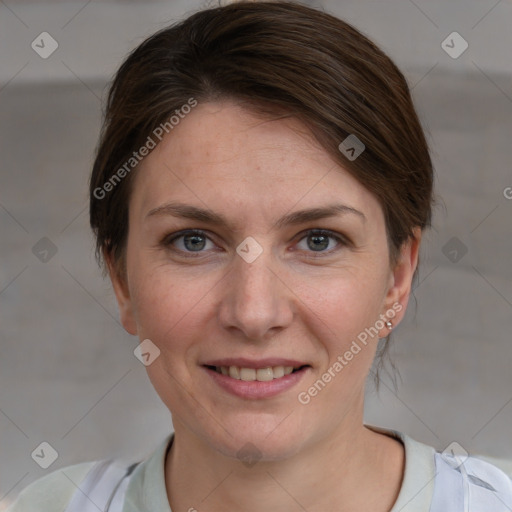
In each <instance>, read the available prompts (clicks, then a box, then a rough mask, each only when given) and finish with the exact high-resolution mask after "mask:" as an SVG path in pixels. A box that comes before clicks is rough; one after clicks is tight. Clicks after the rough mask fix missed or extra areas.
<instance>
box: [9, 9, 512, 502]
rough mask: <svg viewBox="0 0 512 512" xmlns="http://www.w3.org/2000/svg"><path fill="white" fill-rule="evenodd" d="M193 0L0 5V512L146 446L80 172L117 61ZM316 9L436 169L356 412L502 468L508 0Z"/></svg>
mask: <svg viewBox="0 0 512 512" xmlns="http://www.w3.org/2000/svg"><path fill="white" fill-rule="evenodd" d="M210 3H213V2H210ZM207 4H208V2H193V1H189V2H185V1H165V2H164V1H162V2H157V1H152V2H135V1H119V2H114V1H111V2H106V1H92V2H87V1H83V2H64V1H60V2H58V1H57V2H47V1H41V2H37V3H36V2H33V3H31V2H26V1H15V0H5V1H0V123H1V127H0V134H1V139H0V155H1V160H0V177H1V186H0V230H1V243H0V258H1V265H0V336H1V337H0V349H1V355H0V365H1V371H0V393H1V395H0V450H1V452H0V461H1V462H0V511H2V510H4V509H5V508H6V506H7V505H8V504H9V503H10V502H11V501H13V500H14V498H15V497H16V495H17V494H18V493H19V491H20V490H21V489H22V488H23V487H25V486H26V485H28V484H29V483H30V482H32V481H33V480H35V479H37V478H39V477H41V476H43V475H44V474H46V473H48V472H49V471H52V470H54V469H56V468H58V467H60V466H65V465H69V464H74V463H77V462H83V461H88V460H94V459H98V458H103V457H106V456H118V457H122V458H125V459H126V460H135V459H138V458H141V457H145V456H146V455H147V454H148V453H149V452H150V451H151V450H153V449H154V448H155V447H156V446H157V444H159V443H160V442H161V440H162V439H163V437H164V436H165V435H167V433H168V432H169V431H170V429H172V423H171V417H170V413H169V412H168V411H167V409H166V407H165V406H164V405H163V404H162V403H161V401H160V399H159V397H158V396H157V395H156V392H155V391H154V390H153V388H152V386H151V384H150V382H149V380H148V378H147V376H146V372H145V368H144V366H143V365H142V364H141V363H140V362H139V361H138V360H137V359H136V358H135V357H134V355H133V350H134V349H135V347H136V346H137V344H138V340H137V339H136V338H134V337H132V336H130V335H128V334H127V333H125V331H124V330H123V328H122V327H121V325H120V324H119V321H118V312H117V307H116V304H115V301H114V296H113V292H112V291H111V289H110V285H109V282H107V281H103V280H102V279H101V275H100V271H99V269H98V268H97V266H96V264H95V261H94V258H93V241H92V236H91V234H90V233H89V227H88V214H87V199H86V194H87V180H88V175H89V171H90V167H91V163H92V159H93V152H94V148H95V145H96V142H97V137H98V132H99V127H100V121H101V100H102V98H103V97H104V94H105V92H106V89H105V84H106V83H107V81H108V80H109V78H110V77H111V76H112V74H113V73H114V72H115V70H116V67H117V66H118V65H119V64H120V63H121V60H122V58H123V57H124V56H125V55H126V54H127V52H128V51H129V50H131V49H132V48H133V47H135V46H136V45H137V44H138V43H140V42H141V41H142V40H143V39H144V38H145V37H147V36H148V35H150V34H151V33H153V32H154V31H156V30H157V29H159V28H162V27H163V26H165V25H167V24H168V23H170V22H171V21H174V20H177V19H180V18H181V17H182V16H184V15H185V14H186V13H190V12H192V11H194V10H196V9H197V8H199V7H201V6H205V5H207ZM315 4H316V5H322V6H324V7H325V8H326V9H327V10H329V11H331V12H333V13H335V14H338V15H339V16H341V17H343V18H344V19H346V20H347V21H349V22H352V23H353V24H355V25H356V26H357V27H358V28H359V29H361V30H362V31H363V32H364V33H366V34H367V35H369V36H370V37H371V38H372V39H374V40H375V41H376V42H377V43H378V44H380V45H381V46H382V47H383V48H384V49H385V51H387V52H388V54H389V55H390V56H391V57H392V58H393V59H394V60H395V61H396V63H397V64H398V65H399V66H400V67H401V69H402V70H403V71H404V73H405V75H406V77H407V78H408V80H409V82H410V84H411V87H412V88H413V94H414V98H415V102H416V104H417V107H418V110H419V112H420V115H421V117H422V120H423V122H424V126H425V129H426V131H427V134H428V138H429V142H430V145H431V148H432V153H433V157H434V162H435V165H436V169H437V193H438V196H439V206H438V207H437V209H436V214H435V219H434V224H435V227H434V229H433V230H432V231H431V232H430V233H429V234H428V235H427V236H426V238H425V243H424V246H423V250H422V268H421V272H420V279H419V284H418V286H417V287H416V289H415V293H414V295H415V298H416V299H417V304H416V305H415V303H414V300H413V301H412V303H411V304H410V307H409V310H408V313H407V316H406V319H405V321H404V322H403V323H402V325H400V327H399V328H398V329H397V330H396V332H395V335H394V345H393V347H394V348H393V351H392V356H393V359H394V361H395V364H396V365H397V366H398V368H399V369H400V373H401V376H402V379H401V382H399V387H398V390H397V391H395V390H394V388H393V386H392V384H391V381H390V379H389V378H387V377H386V378H384V381H383V385H382V387H381V390H380V392H379V394H378V395H377V394H376V393H375V392H373V391H372V390H371V388H370V390H369V393H368V400H367V410H366V421H367V423H370V424H376V425H381V426H385V427H390V428H394V429H397V430H401V431H404V432H406V433H408V434H409V435H411V436H412V437H414V438H416V439H417V440H419V441H422V442H424V443H427V444H430V445H433V446H435V447H436V448H437V449H440V450H442V449H444V448H445V447H446V446H447V445H449V444H450V443H451V442H453V441H456V442H458V443H459V444H460V445H462V446H463V447H464V448H465V449H466V450H467V451H468V452H470V453H471V454H479V455H484V456H489V457H495V458H498V459H501V460H497V463H499V464H502V465H503V467H504V468H505V469H507V470H509V471H510V472H512V468H511V467H510V462H507V460H506V459H508V460H511V459H512V445H511V443H510V423H511V420H512V404H511V402H512V376H511V372H510V360H511V355H512V347H511V336H510V325H511V318H512V271H511V257H510V256H511V254H512V223H511V219H512V200H510V199H507V198H506V197H505V194H504V190H506V189H507V187H512V170H511V164H510V162H511V156H512V144H511V141H512V138H511V136H512V65H511V59H510V55H511V50H512V31H511V30H510V27H511V26H512V1H510V0H501V1H496V0H456V1H451V2H449V5H447V4H448V3H447V2H444V1H442V0H435V1H433V0H428V1H427V0H415V1H414V2H413V1H412V0H403V1H402V0H384V1H383V0H379V1H366V0H358V1H355V0H354V1H325V2H316V3H315ZM43 31H46V32H49V33H50V34H51V35H52V37H53V38H54V39H55V40H56V41H57V42H58V44H59V47H58V49H57V50H56V51H55V53H53V54H52V55H51V56H50V57H49V58H47V59H43V58H41V57H40V56H39V55H38V54H37V53H36V52H35V51H34V50H33V49H32V48H31V42H32V41H33V40H34V39H36V37H37V36H38V35H39V34H40V33H41V32H43ZM453 31H457V32H459V33H460V34H461V35H462V37H464V39H465V40H466V41H467V42H468V44H469V48H468V49H467V50H466V51H465V52H464V53H463V54H462V55H461V56H460V57H458V58H456V59H454V58H452V57H450V56H449V55H448V54H447V53H446V52H445V51H444V50H443V48H442V46H441V43H442V41H444V40H445V39H446V37H447V36H448V35H449V34H450V33H452V32H453ZM511 195H512V194H511ZM43 237H47V238H48V239H49V240H51V243H52V244H53V245H52V246H51V247H53V246H55V249H56V251H57V252H56V253H55V254H54V255H53V256H51V255H52V253H51V252H49V253H48V254H47V256H46V257H47V258H48V257H50V256H51V258H50V259H49V260H48V261H47V262H44V261H41V260H40V258H41V257H43V256H42V254H43V253H41V252H39V253H38V247H40V246H41V244H43V248H44V247H46V248H48V247H50V246H49V245H48V242H47V241H43V242H39V241H40V240H41V239H42V238H43ZM453 237H455V239H456V240H455V242H454V241H452V242H449V241H450V240H451V239H452V238H453ZM38 242H39V244H40V245H36V244H38ZM45 244H46V245H45ZM447 244H448V245H447ZM453 244H455V245H453ZM34 247H36V248H35V249H34ZM453 248H456V250H457V251H458V254H457V258H456V259H458V261H454V259H455V253H453V252H451V253H450V251H451V250H452V249H453ZM465 250H467V253H466V254H463V253H464V251H465ZM34 253H36V254H34ZM37 254H38V255H39V257H37ZM461 256H462V257H461ZM43 259H44V258H43ZM43 441H46V442H48V443H50V445H52V446H53V447H54V448H55V450H56V451H57V452H58V455H59V456H58V458H57V460H56V461H55V462H54V463H53V465H52V466H50V467H49V468H48V469H46V470H45V469H42V468H40V467H39V466H38V465H37V464H36V463H35V462H34V460H33V459H32V457H31V453H32V452H33V451H34V450H35V449H36V447H38V446H39V445H40V443H41V442H43Z"/></svg>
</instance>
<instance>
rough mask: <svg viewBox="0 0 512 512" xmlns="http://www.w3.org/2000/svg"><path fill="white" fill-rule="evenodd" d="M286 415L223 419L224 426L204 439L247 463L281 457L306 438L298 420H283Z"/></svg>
mask: <svg viewBox="0 0 512 512" xmlns="http://www.w3.org/2000/svg"><path fill="white" fill-rule="evenodd" d="M251 416H252V415H251ZM285 417H286V415H282V416H280V417H279V418H276V417H275V416H269V417H268V418H267V421H265V420H262V419H261V415H260V416H258V417H257V419H256V418H253V417H250V418H247V417H245V418H238V420H237V421H234V422H224V423H223V426H224V427H225V429H226V430H223V429H221V430H220V431H217V432H216V433H215V434H214V435H213V436H211V437H207V438H206V439H207V442H209V443H210V444H211V445H212V447H213V448H214V449H216V450H217V451H218V452H220V453H222V454H223V455H225V456H226V457H230V458H236V459H239V460H241V461H242V462H246V463H247V464H246V465H247V466H250V465H251V464H253V463H255V462H258V461H260V462H261V461H275V460H284V459H287V458H289V457H292V456H293V455H295V454H296V453H297V452H298V451H299V450H300V448H301V447H302V446H303V444H304V442H305V432H304V429H303V428H301V427H300V425H299V424H298V423H297V422H295V423H293V422H290V423H287V422H286V420H284V421H283V418H285ZM281 422H282V423H281ZM230 434H232V435H230Z"/></svg>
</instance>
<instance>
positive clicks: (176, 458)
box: [165, 421, 404, 512]
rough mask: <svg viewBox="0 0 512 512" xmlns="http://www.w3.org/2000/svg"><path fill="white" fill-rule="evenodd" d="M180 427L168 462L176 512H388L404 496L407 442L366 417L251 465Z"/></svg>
mask: <svg viewBox="0 0 512 512" xmlns="http://www.w3.org/2000/svg"><path fill="white" fill-rule="evenodd" d="M174 426H175V437H174V442H173V445H172V447H171V449H170V450H169V452H168V454H167V458H166V462H165V475H166V477H165V478H166V487H167V495H168V497H169V502H170V504H171V508H172V511H173V512H194V510H197V511H199V512H201V511H206V510H207V511H208V512H220V511H225V510H229V509H233V510H235V509H236V510H244V512H260V511H261V510H283V511H295V510H308V511H311V512H313V511H321V510H337V511H339V512H352V511H356V510H369V509H371V510H373V511H375V512H379V511H382V512H387V511H389V510H390V509H391V508H392V506H393V504H394V502H395V501H396V499H397V497H398V493H399V490H400V486H401V482H402V477H403V470H404V452H403V446H402V445H401V443H400V442H398V441H396V440H394V439H392V438H390V437H388V436H385V435H383V434H380V433H376V432H374V431H372V430H370V429H368V428H366V427H364V425H363V423H362V421H361V422H360V423H359V425H358V427H354V425H350V426H349V425H345V428H343V429H338V430H336V431H333V432H332V433H331V434H330V435H327V436H324V437H322V438H321V439H320V440H318V441H316V442H313V443H311V444H309V445H308V447H307V448H304V449H302V450H300V451H299V453H298V454H296V455H294V456H292V457H290V458H287V459H285V460H272V461H264V460H260V461H258V462H257V463H255V464H254V465H252V466H246V465H244V464H242V463H241V462H240V461H239V460H237V459H233V458H231V457H226V456H225V455H223V454H221V453H219V452H218V451H216V450H213V449H212V448H211V446H209V445H208V444H205V443H204V442H203V441H202V440H201V439H199V438H198V437H197V436H196V435H195V434H194V433H193V432H191V431H190V430H189V429H187V428H186V427H185V426H184V425H182V424H180V423H179V422H175V425H174Z"/></svg>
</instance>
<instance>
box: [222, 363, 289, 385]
mask: <svg viewBox="0 0 512 512" xmlns="http://www.w3.org/2000/svg"><path fill="white" fill-rule="evenodd" d="M215 370H216V371H217V373H221V374H222V375H229V376H230V377H231V378H232V379H237V380H245V381H249V382H251V381H255V380H257V381H260V382H267V381H271V380H273V379H280V378H281V377H284V376H285V375H290V373H292V372H293V366H269V367H268V368H258V369H256V368H240V367H238V366H229V367H228V366H220V367H219V366H217V367H216V368H215Z"/></svg>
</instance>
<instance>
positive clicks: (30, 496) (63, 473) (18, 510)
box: [6, 461, 97, 512]
mask: <svg viewBox="0 0 512 512" xmlns="http://www.w3.org/2000/svg"><path fill="white" fill-rule="evenodd" d="M96 463H97V461H92V462H83V463H80V464H73V465H71V466H65V467H63V468H60V469H57V470H55V471H53V472H51V473H49V474H47V475H45V476H43V477H42V478H39V479H37V480H35V481H34V482H32V483H31V484H29V485H28V486H27V487H25V488H24V489H23V490H22V491H21V492H20V494H19V495H18V497H17V499H16V500H15V502H14V503H13V504H12V505H11V506H10V507H9V508H8V509H7V511H6V512H50V511H51V512H54V511H56V510H58V511H62V510H65V508H66V506H67V505H68V503H69V501H70V500H71V497H72V496H73V494H74V492H75V491H76V489H77V486H78V485H79V484H80V483H81V482H82V480H83V479H84V478H85V476H86V475H87V473H88V472H89V471H90V470H91V469H92V468H93V466H94V465H95V464H96Z"/></svg>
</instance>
